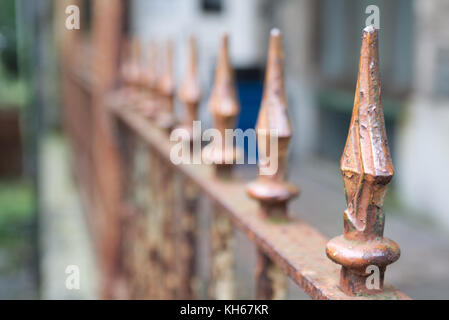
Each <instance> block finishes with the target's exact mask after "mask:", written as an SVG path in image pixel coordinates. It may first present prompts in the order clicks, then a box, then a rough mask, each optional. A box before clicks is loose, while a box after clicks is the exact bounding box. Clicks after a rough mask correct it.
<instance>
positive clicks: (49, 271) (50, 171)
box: [40, 137, 97, 299]
mask: <svg viewBox="0 0 449 320" xmlns="http://www.w3.org/2000/svg"><path fill="white" fill-rule="evenodd" d="M43 148H44V149H43V152H42V155H43V156H42V159H41V166H42V167H41V173H42V174H41V177H42V179H43V180H42V181H41V186H40V188H41V192H42V212H41V217H42V219H41V222H40V244H41V248H42V255H41V270H42V275H41V276H42V279H41V281H42V286H41V298H42V299H95V298H96V297H97V281H96V279H97V277H96V269H95V258H94V255H93V252H92V247H91V246H90V239H89V234H88V230H87V226H86V223H85V220H84V216H83V214H82V209H81V205H80V201H79V199H78V196H77V192H76V189H75V188H74V186H73V183H72V179H71V174H70V159H69V157H68V152H67V146H66V145H65V143H64V141H63V140H61V139H60V138H56V137H55V138H50V139H48V140H47V141H46V142H45V144H44V146H43ZM71 265H73V266H77V267H79V275H80V289H79V290H76V289H74V290H69V289H67V287H66V280H67V277H69V276H70V275H72V274H73V273H69V274H66V268H67V266H71Z"/></svg>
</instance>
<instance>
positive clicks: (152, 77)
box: [145, 40, 158, 91]
mask: <svg viewBox="0 0 449 320" xmlns="http://www.w3.org/2000/svg"><path fill="white" fill-rule="evenodd" d="M157 57H158V50H157V44H156V42H155V41H154V40H153V41H151V42H150V46H149V52H148V59H147V67H146V73H145V85H146V88H147V89H149V90H151V91H154V90H156V89H157V81H158V70H157Z"/></svg>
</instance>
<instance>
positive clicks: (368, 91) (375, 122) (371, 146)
mask: <svg viewBox="0 0 449 320" xmlns="http://www.w3.org/2000/svg"><path fill="white" fill-rule="evenodd" d="M341 171H342V173H343V180H344V186H345V194H346V202H347V208H346V210H345V212H344V234H343V236H340V237H337V238H334V239H332V240H331V241H329V243H328V244H327V250H326V253H327V255H328V257H329V258H330V259H331V260H333V261H334V262H336V263H338V264H341V265H342V270H341V277H340V286H341V289H342V290H343V291H345V292H346V293H347V294H350V295H356V294H361V293H365V294H366V293H368V294H373V293H379V292H381V291H382V289H383V279H384V272H385V269H386V267H387V265H389V264H391V263H393V262H395V261H396V260H397V259H398V258H399V255H400V250H399V246H398V245H397V244H396V243H395V242H394V241H392V240H389V239H387V238H384V237H383V232H384V219H385V216H384V212H383V209H382V206H383V203H384V198H385V194H386V191H387V185H388V183H389V182H390V181H391V179H392V177H393V174H394V169H393V163H392V161H391V157H390V150H389V147H388V141H387V136H386V132H385V122H384V116H383V110H382V99H381V82H380V74H379V53H378V31H377V30H376V29H375V28H374V27H373V26H369V27H366V28H365V29H364V30H363V39H362V48H361V53H360V65H359V76H358V80H357V89H356V94H355V100H354V110H353V112H352V119H351V124H350V128H349V134H348V139H347V141H346V146H345V149H344V152H343V156H342V158H341ZM369 266H372V267H371V268H373V267H375V268H378V271H379V272H378V273H377V274H378V275H379V279H377V280H378V281H377V284H378V286H376V281H374V282H373V283H372V284H367V283H366V282H367V277H368V276H370V274H371V273H372V272H373V271H372V270H371V269H369V270H367V268H368V267H369ZM374 275H375V274H374Z"/></svg>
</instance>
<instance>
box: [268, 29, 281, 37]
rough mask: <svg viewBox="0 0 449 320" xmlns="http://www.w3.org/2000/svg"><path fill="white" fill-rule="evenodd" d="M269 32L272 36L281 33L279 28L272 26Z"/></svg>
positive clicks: (277, 35)
mask: <svg viewBox="0 0 449 320" xmlns="http://www.w3.org/2000/svg"><path fill="white" fill-rule="evenodd" d="M270 34H271V35H272V36H273V37H279V36H280V35H281V30H279V29H278V28H273V29H271V32H270Z"/></svg>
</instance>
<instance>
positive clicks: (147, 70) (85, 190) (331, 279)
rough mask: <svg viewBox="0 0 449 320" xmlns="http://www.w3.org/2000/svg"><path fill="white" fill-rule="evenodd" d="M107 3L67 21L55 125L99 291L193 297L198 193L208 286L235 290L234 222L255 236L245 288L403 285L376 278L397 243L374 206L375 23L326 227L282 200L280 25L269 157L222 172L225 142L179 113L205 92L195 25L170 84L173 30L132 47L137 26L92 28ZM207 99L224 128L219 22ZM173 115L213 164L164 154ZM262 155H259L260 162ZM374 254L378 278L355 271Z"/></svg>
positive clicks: (380, 153)
mask: <svg viewBox="0 0 449 320" xmlns="http://www.w3.org/2000/svg"><path fill="white" fill-rule="evenodd" d="M120 3H121V2H120V1H116V0H113V1H95V5H94V6H95V7H94V9H95V10H98V11H99V12H102V14H103V15H104V14H108V16H109V19H105V18H103V19H96V20H94V21H93V41H92V44H91V45H86V44H85V43H84V42H83V41H82V40H81V37H80V35H70V36H68V37H67V39H66V42H65V45H64V46H65V50H63V51H64V52H63V59H64V60H63V63H64V72H63V74H64V76H63V85H64V99H65V115H66V116H65V128H66V131H67V133H68V136H69V138H70V141H71V145H72V149H73V155H74V159H73V162H74V166H73V167H74V175H75V177H76V180H77V182H78V185H79V187H80V188H79V189H80V190H81V191H82V195H83V199H84V200H85V201H84V204H85V209H86V212H87V213H88V214H87V216H88V218H89V222H90V226H91V232H92V234H93V235H94V240H95V243H96V249H97V253H98V257H99V264H100V268H101V274H102V279H101V280H102V289H103V291H102V294H103V297H104V298H124V299H136V298H141V299H195V298H198V295H197V289H196V287H197V283H198V281H199V280H198V274H197V270H198V268H197V266H196V263H197V258H196V255H197V254H198V241H197V240H198V237H197V231H198V210H199V200H200V199H202V198H207V199H209V200H210V201H211V202H212V203H213V205H212V208H213V209H212V212H210V214H211V220H212V222H211V227H210V230H209V231H210V239H211V243H210V247H211V253H210V274H211V277H210V279H211V281H210V283H209V289H208V297H209V298H212V299H232V298H234V297H235V275H234V270H233V265H234V262H235V261H234V255H233V252H234V251H233V249H234V247H235V246H236V245H237V244H236V243H235V239H234V229H235V228H237V229H239V230H240V231H242V232H243V233H244V234H245V235H246V236H247V237H248V239H249V240H250V241H251V242H252V243H253V244H254V245H255V246H256V248H257V268H256V270H255V274H254V277H255V279H256V280H255V281H256V293H255V296H256V298H257V299H283V298H285V297H286V292H287V290H286V288H287V277H289V278H291V279H292V280H293V281H294V282H295V283H296V284H297V285H298V286H299V288H300V289H302V290H303V291H304V292H306V293H307V294H308V295H309V296H310V297H311V298H313V299H408V297H407V296H406V295H405V294H404V293H402V292H400V291H399V290H397V289H396V288H394V287H393V286H391V285H390V284H387V283H384V281H383V279H384V273H385V270H386V267H387V266H388V265H389V264H391V263H393V262H395V261H396V260H397V259H398V258H399V255H400V251H399V247H398V245H397V244H396V243H395V242H394V241H392V240H389V239H387V238H384V237H383V230H384V213H383V210H382V206H383V200H384V197H385V193H386V189H387V185H388V183H389V182H390V180H391V178H392V176H393V171H394V170H393V165H392V162H391V158H390V152H389V147H388V142H387V137H386V134H385V125H384V119H383V111H382V101H381V91H380V90H381V83H380V75H379V65H378V63H379V62H378V41H379V40H378V33H377V30H375V29H374V28H372V27H367V28H366V29H364V30H363V35H362V37H363V40H362V48H361V55H360V65H359V75H358V80H357V89H356V95H355V102H354V109H353V114H352V120H351V125H350V128H349V133H348V139H347V142H346V146H345V148H344V150H343V156H342V159H341V170H342V173H343V179H344V186H345V194H346V199H347V209H346V210H345V212H344V215H343V218H344V230H343V232H342V233H343V235H342V236H340V237H336V238H334V239H332V240H330V241H329V240H328V239H326V238H325V237H324V236H323V235H322V234H321V233H320V232H319V231H318V230H317V229H315V228H314V227H312V226H310V225H308V224H307V223H305V222H303V221H301V220H298V219H294V218H292V217H291V215H289V214H288V206H287V205H288V202H289V201H290V200H291V199H293V198H295V197H296V196H298V194H299V190H298V188H297V187H296V186H294V185H292V184H291V183H289V182H288V180H287V174H286V173H287V156H288V147H289V142H290V139H291V137H292V125H291V123H290V119H289V116H288V105H287V101H286V92H285V91H286V90H285V87H284V70H283V69H284V56H283V49H282V35H281V33H280V31H278V30H273V31H272V32H271V35H270V43H269V50H268V60H267V68H266V77H265V86H264V93H263V100H262V105H261V109H260V113H259V116H258V122H257V130H258V134H257V139H258V141H259V142H261V141H262V140H265V141H267V140H269V139H270V131H269V130H265V131H264V130H263V129H276V130H277V132H278V136H277V137H278V159H277V160H278V163H279V169H278V170H277V171H276V172H275V173H273V174H268V175H260V176H259V177H254V179H253V180H254V181H244V180H242V179H237V178H236V177H234V176H233V165H232V164H231V163H233V162H235V160H236V158H237V157H239V153H240V151H239V150H238V149H236V148H234V147H232V148H228V146H226V145H224V144H223V145H222V144H219V143H218V142H217V141H212V142H211V143H210V144H209V145H207V146H205V147H204V148H203V150H202V152H201V150H198V148H195V147H194V146H195V145H198V144H197V143H196V141H197V139H200V137H199V136H198V135H195V134H194V133H195V132H194V131H192V122H193V121H195V120H197V119H198V112H197V109H198V105H199V103H200V101H201V99H203V97H204V95H202V93H201V90H200V85H199V82H198V74H197V49H196V44H195V39H194V38H193V37H192V38H190V39H189V58H188V65H187V66H186V75H185V79H184V81H183V82H182V84H181V85H180V86H179V90H178V91H176V90H175V87H176V86H175V82H174V78H173V46H174V44H173V43H172V42H170V41H167V42H166V43H164V45H163V46H157V45H156V44H155V43H152V45H151V47H150V48H149V50H144V49H143V48H141V46H140V44H139V42H138V41H137V40H135V41H132V42H130V41H126V39H125V38H124V37H122V36H115V37H113V36H109V37H108V36H105V35H108V34H111V30H113V29H114V28H116V29H117V30H116V31H117V34H121V33H120V31H121V30H118V29H119V27H117V21H120V19H123V15H122V13H121V11H120ZM95 10H94V11H95ZM75 53H76V54H75ZM144 55H145V56H147V59H146V61H147V63H146V64H145V65H143V64H142V60H143V59H142V57H143V56H144ZM157 66H162V68H160V70H158V68H157ZM204 98H207V97H204ZM176 99H177V100H178V101H180V102H181V103H182V105H183V106H184V114H183V117H182V119H181V120H178V117H177V116H176V115H175V112H174V103H175V100H176ZM243 107H244V106H243ZM209 108H210V112H211V113H212V116H213V119H214V124H215V128H216V129H218V130H219V131H220V132H222V133H224V131H225V130H226V129H232V128H234V126H235V122H236V118H237V117H238V115H239V111H240V105H239V102H238V99H237V95H236V88H235V83H234V75H233V70H232V65H231V62H230V59H229V56H228V36H227V35H224V36H223V37H222V40H221V48H220V51H219V55H218V61H217V69H216V74H215V81H214V85H213V90H212V93H211V95H210V97H209ZM175 128H184V129H185V130H186V132H188V133H189V134H188V135H186V136H185V137H184V140H183V144H184V146H185V147H186V148H187V149H188V150H190V152H191V154H190V156H192V157H194V156H198V153H199V152H201V154H202V156H203V158H204V159H203V160H208V161H209V162H210V163H212V164H210V165H207V164H182V163H181V164H174V163H173V162H172V161H171V160H170V153H171V152H172V146H173V144H172V142H170V138H169V135H170V132H172V130H173V129H175ZM261 145H263V144H261V143H259V148H260V146H261ZM264 151H267V150H264ZM269 152H270V151H269V150H268V154H269ZM263 154H267V153H266V152H264V153H263ZM262 160H266V159H262ZM266 165H267V162H266V161H260V163H259V171H260V172H263V170H265V169H266V168H265V167H264V166H266ZM373 266H374V267H375V268H377V269H378V271H379V286H378V287H377V288H376V287H373V286H369V285H367V281H369V277H370V275H371V272H372V269H371V268H373ZM370 270H371V271H370ZM298 290H299V289H298Z"/></svg>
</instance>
